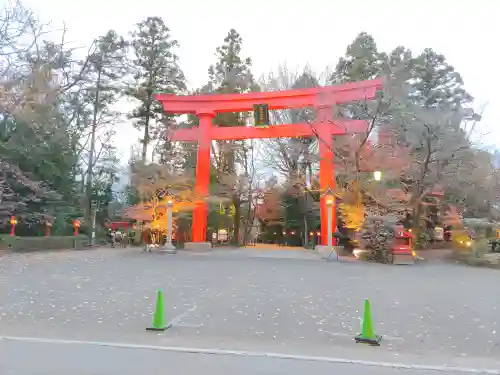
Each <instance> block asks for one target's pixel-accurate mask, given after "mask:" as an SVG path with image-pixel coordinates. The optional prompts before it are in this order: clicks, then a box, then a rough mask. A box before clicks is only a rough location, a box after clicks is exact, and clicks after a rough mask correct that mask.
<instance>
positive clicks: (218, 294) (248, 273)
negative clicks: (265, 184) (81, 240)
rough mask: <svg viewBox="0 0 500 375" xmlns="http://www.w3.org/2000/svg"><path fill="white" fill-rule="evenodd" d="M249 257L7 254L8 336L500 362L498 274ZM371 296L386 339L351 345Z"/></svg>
mask: <svg viewBox="0 0 500 375" xmlns="http://www.w3.org/2000/svg"><path fill="white" fill-rule="evenodd" d="M252 254H253V255H251V256H246V255H248V254H246V253H242V252H235V251H231V252H227V253H224V252H221V251H217V252H214V253H208V254H183V253H179V254H177V255H166V254H140V253H139V251H138V250H136V249H113V250H111V249H102V250H89V251H79V252H58V253H46V254H25V255H17V254H9V255H5V256H3V257H1V258H0V296H1V298H0V336H33V337H49V338H61V339H71V340H87V341H89V340H90V341H108V342H111V341H113V342H131V343H142V344H148V345H164V346H186V347H187V346H189V347H210V348H214V347H216V348H227V349H240V350H253V351H268V352H280V353H298V354H309V355H322V356H324V355H326V356H337V357H338V356H342V357H348V358H364V359H369V360H374V359H381V360H398V359H399V360H401V359H402V358H404V360H405V361H412V362H429V361H431V362H433V363H439V364H443V363H452V364H454V365H457V364H458V365H476V364H485V363H488V364H491V365H493V366H496V365H498V368H500V362H498V361H499V359H500V330H499V328H500V325H499V324H498V321H499V316H500V307H499V306H500V292H499V289H498V285H499V283H498V280H499V279H500V273H499V271H497V270H490V269H476V268H472V267H466V266H460V265H454V264H446V263H426V264H420V265H416V266H387V265H377V264H364V263H356V262H354V263H353V262H345V263H337V262H324V261H320V260H318V259H316V258H315V257H314V256H311V254H310V253H306V254H305V255H304V258H306V259H300V258H301V256H300V255H298V256H290V255H289V256H287V259H273V258H277V257H278V256H269V255H268V254H267V255H266V254H264V253H261V254H262V256H263V257H264V258H261V257H259V256H258V255H256V252H253V253H252ZM274 254H277V253H274ZM293 258H295V259H293ZM158 289H162V290H163V292H164V295H165V298H166V316H167V320H170V321H171V322H172V323H173V327H172V328H171V329H169V330H167V331H166V332H164V333H161V334H157V333H152V332H145V328H146V327H147V326H149V325H150V324H151V313H152V311H153V309H154V303H155V299H156V291H157V290H158ZM364 298H369V299H370V301H371V304H372V313H373V316H374V324H375V329H376V331H377V333H378V334H381V335H383V336H384V340H383V342H382V346H381V347H380V348H372V347H365V346H362V345H360V344H355V343H354V341H353V337H354V335H356V334H357V333H359V328H360V318H361V316H362V311H361V309H362V307H363V299H364Z"/></svg>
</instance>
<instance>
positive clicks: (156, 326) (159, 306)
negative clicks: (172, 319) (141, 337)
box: [146, 290, 170, 331]
mask: <svg viewBox="0 0 500 375" xmlns="http://www.w3.org/2000/svg"><path fill="white" fill-rule="evenodd" d="M167 328H170V325H168V326H167V325H166V324H165V312H164V311H163V293H162V291H161V290H158V297H157V298H156V310H155V314H154V316H153V326H152V327H150V328H146V330H147V331H165V330H166V329H167Z"/></svg>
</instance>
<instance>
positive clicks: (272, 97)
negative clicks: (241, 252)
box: [156, 79, 382, 246]
mask: <svg viewBox="0 0 500 375" xmlns="http://www.w3.org/2000/svg"><path fill="white" fill-rule="evenodd" d="M381 87H382V80H381V79H375V80H369V81H360V82H352V83H346V84H342V85H335V86H326V87H317V88H310V89H298V90H289V91H276V92H251V93H246V94H219V95H190V96H180V95H172V94H158V95H156V99H157V100H158V101H160V102H161V103H162V104H163V108H164V110H165V111H166V112H169V113H173V114H179V115H180V114H194V115H196V116H198V118H199V120H200V122H199V126H198V127H196V128H191V129H177V130H174V131H172V133H171V134H170V140H171V141H184V142H197V143H198V153H197V161H196V184H195V194H196V196H197V197H198V200H197V202H196V205H195V209H194V212H193V224H192V238H191V240H192V242H193V243H198V244H199V245H202V244H204V243H206V230H207V214H208V212H207V204H206V201H205V199H203V198H204V197H207V196H208V189H209V182H210V150H211V147H210V146H211V143H212V141H213V140H218V141H221V140H245V139H257V138H283V137H289V138H294V137H318V143H319V154H320V155H319V156H320V190H321V191H322V192H324V191H325V190H326V189H327V188H329V187H330V188H331V187H334V186H335V172H334V164H333V136H334V135H342V134H349V133H351V134H355V133H363V132H366V131H367V129H368V124H367V122H366V121H364V120H346V119H332V108H333V107H334V106H335V105H336V104H340V103H347V102H351V101H357V100H370V99H373V98H374V97H375V94H376V92H377V90H378V89H380V88H381ZM256 104H266V105H267V106H268V108H269V110H277V109H291V108H303V107H313V108H315V109H316V112H317V119H316V121H315V122H313V123H312V124H309V123H298V124H282V125H270V126H269V127H249V126H224V127H218V126H216V125H215V126H214V124H213V121H212V120H213V119H214V117H215V116H216V115H217V113H223V112H248V111H252V110H253V108H254V105H256ZM320 216H321V242H322V244H323V245H326V241H327V237H328V236H327V231H328V229H327V228H328V214H327V207H326V197H325V195H324V194H322V195H321V197H320ZM333 221H334V223H336V217H335V215H333ZM323 242H324V243H323ZM207 246H208V245H207Z"/></svg>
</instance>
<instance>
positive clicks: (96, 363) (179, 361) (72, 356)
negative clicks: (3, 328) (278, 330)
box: [0, 341, 464, 375]
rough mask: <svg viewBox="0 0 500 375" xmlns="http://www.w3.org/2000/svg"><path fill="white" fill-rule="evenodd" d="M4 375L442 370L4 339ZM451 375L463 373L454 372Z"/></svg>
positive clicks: (0, 347)
mask: <svg viewBox="0 0 500 375" xmlns="http://www.w3.org/2000/svg"><path fill="white" fill-rule="evenodd" d="M0 352H1V353H2V357H0V372H1V374H2V375H48V374H50V375H68V374H71V375H111V374H119V375H137V374H173V373H175V374H183V375H199V374H204V375H234V374H241V375H255V374H262V375H265V374H286V375H299V374H300V375H303V374H306V373H310V374H315V375H327V374H328V375H331V374H350V375H437V374H443V373H444V372H443V370H429V369H400V368H391V367H387V366H368V365H363V364H346V363H328V362H321V361H309V360H300V359H299V360H298V359H276V358H262V357H251V356H240V355H237V356H234V355H213V354H198V353H176V352H170V351H159V350H148V349H129V348H114V347H100V346H93V345H67V344H47V343H43V344H42V343H26V342H12V341H0ZM445 373H446V374H451V375H459V374H460V375H462V374H464V372H462V371H453V370H449V371H446V372H445Z"/></svg>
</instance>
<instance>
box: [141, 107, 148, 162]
mask: <svg viewBox="0 0 500 375" xmlns="http://www.w3.org/2000/svg"><path fill="white" fill-rule="evenodd" d="M148 144H149V116H147V117H146V119H145V121H144V138H143V140H142V162H143V163H144V164H146V155H147V154H148Z"/></svg>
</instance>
